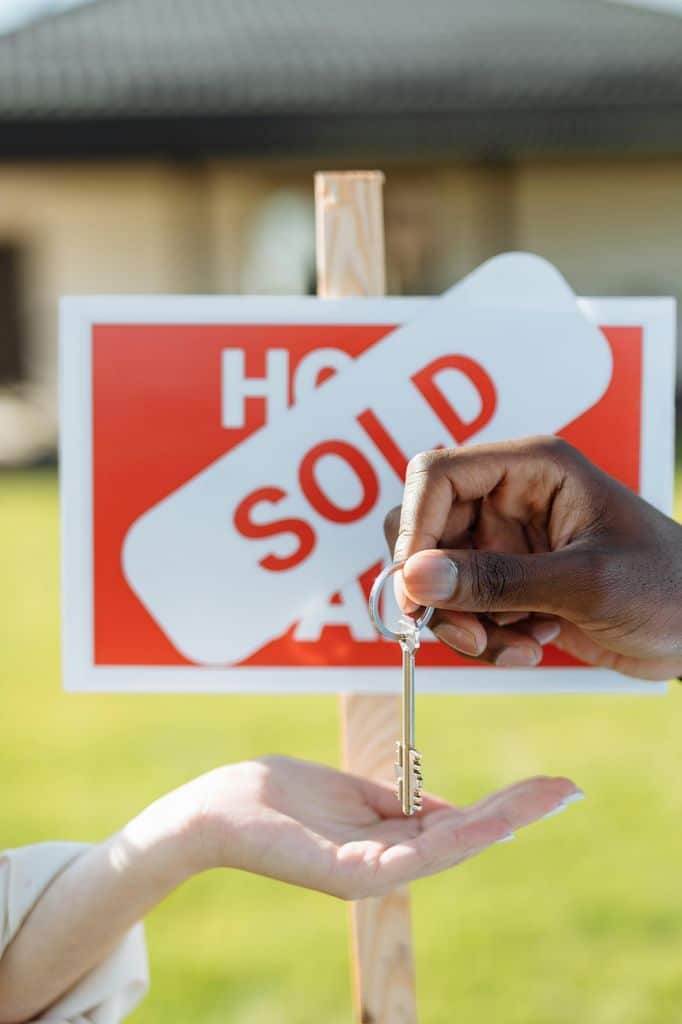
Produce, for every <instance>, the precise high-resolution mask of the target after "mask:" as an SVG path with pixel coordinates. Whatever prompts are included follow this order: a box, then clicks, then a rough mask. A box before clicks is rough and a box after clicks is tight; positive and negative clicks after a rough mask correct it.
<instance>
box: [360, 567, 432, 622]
mask: <svg viewBox="0 0 682 1024" xmlns="http://www.w3.org/2000/svg"><path fill="white" fill-rule="evenodd" d="M406 561H407V559H404V560H403V561H402V562H394V563H393V565H387V566H386V568H385V569H384V570H383V571H382V572H380V573H379V575H378V576H377V578H376V579H375V581H374V583H373V584H372V589H371V590H370V592H369V614H370V616H371V618H372V622H373V623H374V625H375V626H376V628H377V629H378V630H379V632H380V633H381V635H382V636H385V637H386V639H387V640H398V641H400V638H401V637H402V636H403V634H402V633H395V632H394V631H393V630H392V629H389V628H388V626H387V625H386V624H385V622H384V621H383V619H382V618H381V615H380V613H379V600H380V598H381V594H382V592H383V589H384V587H385V585H386V581H387V580H388V579H389V577H391V576H392V575H393V574H394V573H395V572H398V570H399V569H402V567H403V566H404V565H405V562H406ZM434 611H435V608H432V607H431V605H428V607H426V608H425V609H424V611H423V612H422V614H421V615H420V616H419V618H418V619H415V620H414V628H415V629H416V630H417V632H419V631H420V630H422V629H424V627H425V626H428V624H429V622H430V621H431V617H432V615H433V613H434Z"/></svg>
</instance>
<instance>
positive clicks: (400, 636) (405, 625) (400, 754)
mask: <svg viewBox="0 0 682 1024" xmlns="http://www.w3.org/2000/svg"><path fill="white" fill-rule="evenodd" d="M404 564H405V563H404V562H396V563H394V564H393V565H389V566H388V567H387V568H386V569H384V570H383V572H381V573H380V574H379V575H378V576H377V578H376V579H375V581H374V585H373V586H372V590H371V592H370V595H369V613H370V615H371V617H372V622H373V623H374V625H375V626H376V628H377V629H378V630H379V632H380V633H381V635H382V636H385V637H386V638H387V639H388V640H397V641H398V643H399V644H400V650H401V651H402V660H403V692H402V716H401V718H402V728H401V737H400V739H399V740H398V742H397V743H396V746H395V750H396V756H395V772H396V782H397V796H398V799H399V800H400V804H401V806H402V809H403V814H408V815H411V814H414V813H415V811H419V810H420V809H421V806H422V790H423V787H424V779H423V776H422V756H421V754H420V753H419V751H418V750H417V749H416V747H415V745H414V655H415V651H416V650H417V648H418V647H419V634H420V632H421V630H422V629H423V628H424V627H425V626H426V625H428V623H429V621H430V620H431V616H432V615H433V611H434V610H433V608H430V607H429V608H425V609H424V611H423V612H422V614H421V615H420V616H419V618H417V619H413V618H411V617H409V616H405V617H403V618H402V619H401V621H400V632H396V631H395V630H392V629H389V628H388V626H387V625H386V623H385V622H384V621H383V619H382V617H381V613H380V610H379V601H380V598H381V592H382V590H383V588H384V585H385V583H386V581H387V580H388V579H389V577H390V576H392V575H393V573H395V572H398V570H400V569H402V567H403V565H404Z"/></svg>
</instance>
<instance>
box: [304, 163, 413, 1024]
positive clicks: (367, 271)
mask: <svg viewBox="0 0 682 1024" xmlns="http://www.w3.org/2000/svg"><path fill="white" fill-rule="evenodd" d="M383 183H384V176H383V174H381V172H379V171H349V172H343V173H318V174H316V175H315V221H316V246H317V292H318V295H320V296H321V297H323V298H341V297H346V296H358V295H360V296H363V295H364V296H374V295H383V294H384V293H385V290H386V271H385V255H384V222H383V197H382V188H383ZM397 673H398V665H397V663H396V679H397V678H398V675H397ZM340 714H341V742H342V756H343V767H344V768H345V769H346V770H347V771H350V772H354V773H355V774H358V775H365V776H367V777H369V778H373V779H380V780H386V779H390V778H391V777H392V775H393V770H394V769H393V749H394V744H395V740H396V739H397V737H398V736H399V735H400V699H399V697H392V696H367V695H363V694H345V695H342V696H341V698H340ZM350 926H351V958H352V970H353V995H354V1009H355V1019H356V1021H357V1022H358V1024H360V1022H361V1024H414V1022H416V1020H417V1009H416V1001H415V985H414V958H413V954H412V939H411V921H410V899H409V891H408V890H407V889H406V888H403V889H397V890H396V891H395V892H392V893H390V894H389V895H388V896H384V897H383V898H382V899H371V900H362V901H360V902H358V903H355V904H353V906H352V908H351V922H350Z"/></svg>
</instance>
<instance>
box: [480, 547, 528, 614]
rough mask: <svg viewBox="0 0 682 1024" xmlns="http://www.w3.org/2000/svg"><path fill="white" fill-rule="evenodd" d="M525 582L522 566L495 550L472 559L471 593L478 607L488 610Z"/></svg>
mask: <svg viewBox="0 0 682 1024" xmlns="http://www.w3.org/2000/svg"><path fill="white" fill-rule="evenodd" d="M522 582H523V571H522V569H521V567H520V566H519V565H518V564H517V563H514V562H511V561H510V560H509V559H508V558H505V557H504V555H498V554H496V553H495V552H490V553H486V555H485V557H480V556H475V557H474V558H473V559H472V560H471V593H472V597H473V599H474V601H475V602H476V605H477V607H480V608H481V609H482V610H488V609H490V608H492V607H494V606H495V605H496V604H498V603H499V601H500V600H501V599H502V598H504V597H509V596H510V595H511V594H513V593H514V591H515V590H517V589H518V588H519V587H520V585H521V583H522Z"/></svg>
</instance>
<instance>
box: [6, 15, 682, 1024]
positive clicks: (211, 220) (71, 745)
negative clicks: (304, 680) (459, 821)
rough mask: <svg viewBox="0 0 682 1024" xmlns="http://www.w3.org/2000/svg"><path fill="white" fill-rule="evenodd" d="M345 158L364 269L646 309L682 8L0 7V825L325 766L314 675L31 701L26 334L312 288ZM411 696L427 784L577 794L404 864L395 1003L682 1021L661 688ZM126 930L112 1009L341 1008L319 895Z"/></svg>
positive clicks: (191, 888) (522, 1019) (678, 93)
mask: <svg viewBox="0 0 682 1024" xmlns="http://www.w3.org/2000/svg"><path fill="white" fill-rule="evenodd" d="M344 167H348V168H351V167H378V168H380V169H382V170H383V171H384V172H385V173H386V176H387V185H386V195H385V203H386V243H387V260H388V282H389V290H390V292H391V293H394V294H427V293H433V292H438V291H439V290H441V289H442V288H444V287H445V286H447V285H449V284H452V283H453V282H454V281H456V280H457V279H458V278H460V277H461V276H462V275H464V274H466V273H467V272H468V271H469V270H471V269H473V268H474V267H475V266H476V265H477V264H479V263H480V262H481V261H482V260H484V259H486V258H487V257H489V256H492V255H494V254H495V253H497V252H500V251H504V250H508V249H514V248H520V249H530V250H532V251H535V252H537V253H539V254H541V255H543V256H545V257H547V258H548V259H550V260H551V261H553V262H554V263H555V264H556V265H557V266H558V268H559V269H560V270H561V271H562V272H563V274H564V275H565V276H566V277H567V279H568V280H569V282H570V283H571V285H572V286H573V288H574V289H575V291H576V292H578V293H579V294H583V295H623V294H627V295H635V294H639V295H658V294H662V295H673V296H676V297H677V298H678V299H679V298H680V297H682V2H680V3H676V2H675V0H660V2H659V3H654V2H651V3H647V4H644V3H640V4H637V3H634V2H632V3H627V4H626V3H617V2H607V0H497V2H495V0H477V2H476V3H472V2H468V0H423V2H422V3H420V4H416V3H409V2H407V0H373V2H372V3H370V4H361V3H360V2H359V0H350V2H346V3H345V4H343V5H339V4H335V3H332V2H331V0H91V2H80V3H79V2H68V0H0V467H2V472H0V538H1V547H0V552H1V554H0V680H1V681H2V683H3V686H2V692H1V696H2V700H1V703H0V765H2V785H1V787H0V793H1V794H2V796H1V800H0V807H1V808H2V810H1V813H0V847H4V846H12V845H20V844H23V843H28V842H32V841H37V840H40V839H46V838H78V839H90V838H91V839H97V838H100V837H103V836H104V835H106V834H107V833H108V832H110V831H112V830H113V829H115V828H116V827H118V826H119V825H120V824H121V823H122V822H123V821H124V820H126V819H127V818H128V817H130V816H131V815H132V814H133V813H134V812H135V811H136V810H137V809H138V808H140V807H141V806H142V805H144V804H145V803H146V802H149V801H150V800H152V799H153V798H154V797H155V796H157V795H158V794H159V793H161V792H163V791H165V790H167V789H169V788H171V787H172V786H174V785H176V784H178V783H180V782H181V781H183V780H184V779H186V778H188V777H190V776H192V775H195V774H197V773H199V772H200V771H203V770H205V769H208V768H210V767H213V766H214V765H215V764H217V763H220V762H221V761H226V760H236V759H239V758H242V757H249V756H254V755H258V754H261V753H264V752H267V751H271V750H273V751H274V750H276V751H281V752H287V753H292V754H296V755H298V756H303V757H311V758H316V759H319V760H322V761H326V762H329V763H336V761H337V747H338V740H337V735H336V731H337V714H336V704H335V701H334V700H330V699H327V698H305V699H300V698H296V699H294V698H284V697H283V698H279V699H274V700H268V701H263V700H262V699H257V698H246V697H243V698H241V697H240V698H228V697H225V698H217V697H213V698H209V697H196V698H192V697H154V698H149V697H124V696H76V695H70V696H66V695H64V694H62V693H61V692H60V675H59V646H58V630H59V601H58V510H57V476H56V469H55V450H56V439H57V415H56V392H57V383H56V337H57V300H58V298H59V296H60V295H62V294H88V293H93V294H95V293H135V292H139V293H167V292H195V293H234V292H262V293H307V292H313V291H314V289H315V272H314V237H313V202H312V174H313V172H314V171H315V170H318V169H330V168H344ZM681 363H682V360H681ZM680 383H681V384H682V376H681V377H680ZM678 495H679V489H678ZM678 511H679V504H678ZM421 703H422V708H420V738H421V741H422V746H423V749H424V750H425V751H426V752H427V763H428V781H429V785H430V786H432V787H434V788H439V789H441V790H442V791H443V792H444V793H446V794H447V795H448V796H450V797H451V798H453V799H458V800H462V801H465V800H469V799H475V798H476V797H478V796H480V795H482V794H483V793H485V792H486V791H487V790H489V789H492V788H498V787H499V786H501V785H503V784H505V783H507V782H509V781H513V780H514V779H515V778H517V777H520V776H521V775H524V774H529V773H535V772H542V773H544V772H548V773H551V772H557V773H561V774H568V775H571V776H572V777H574V778H575V779H576V781H577V782H578V783H579V784H581V785H582V786H583V787H584V788H585V789H586V791H587V793H588V800H587V801H586V802H585V803H584V804H583V805H580V806H578V807H574V808H571V809H570V811H568V812H567V813H566V815H564V816H563V817H561V818H559V819H556V820H554V819H553V820H551V821H548V822H543V823H542V824H541V825H539V826H537V827H536V828H535V829H533V830H531V831H529V832H528V833H527V834H524V835H523V836H522V837H521V838H520V841H519V842H517V843H516V844H512V846H511V847H507V846H503V847H500V848H498V849H495V850H493V851H491V852H490V853H489V854H487V855H486V856H485V857H483V858H481V859H480V860H477V861H476V862H474V863H472V864H469V865H467V866H466V867H464V868H462V869H461V870H460V871H458V872H456V873H454V874H453V875H452V876H448V877H445V878H438V879H432V880H429V881H427V882H423V883H420V884H419V885H418V886H416V887H415V890H414V913H415V934H416V952H417V961H418V972H419V973H418V981H419V1001H420V1007H421V1014H422V1019H423V1020H424V1021H429V1022H434V1024H440V1022H442V1024H445V1022H449V1021H451V1020H452V1019H453V1018H456V1019H457V1020H458V1021H462V1022H472V1024H473V1022H478V1021H486V1022H496V1021H504V1022H505V1024H559V1022H564V1021H565V1022H569V1021H570V1022H571V1024H572V1022H574V1021H575V1020H576V1019H579V1020H581V1021H582V1022H585V1024H593V1022H594V1024H597V1022H599V1024H611V1022H613V1024H615V1022H616V1021H617V1022H618V1024H635V1022H636V1024H671V1022H673V1021H682V968H681V967H680V963H681V962H682V960H681V954H682V891H681V889H680V885H679V865H680V863H682V828H681V827H680V820H681V816H682V787H680V784H679V750H680V740H681V738H682V691H680V690H679V688H678V690H676V691H675V692H671V694H670V695H669V696H668V697H666V698H659V699H654V698H652V699H651V700H649V699H646V698H629V697H619V698H613V699H609V698H604V697H594V698H584V697H581V698H577V697H574V698H558V697H551V698H550V697H548V698H545V699H542V698H530V697H516V698H505V699H500V698H486V699H480V700H477V699H475V698H435V697H430V698H422V702H421ZM148 930H149V936H150V950H151V963H152V976H153V989H152V995H151V996H150V997H149V999H148V1000H147V1001H146V1003H144V1004H143V1006H142V1008H141V1009H140V1010H139V1011H138V1012H137V1014H136V1017H135V1019H136V1020H138V1021H139V1022H140V1024H156V1022H159V1024H160V1022H161V1021H168V1020H169V1019H178V1020H189V1019H191V1020H194V1021H201V1022H202V1024H203V1022H206V1024H213V1022H217V1021H219V1020H220V1021H225V1020H231V1019H235V1020H236V1019H239V1020H240V1022H241V1024H265V1022H268V1024H279V1022H282V1024H289V1022H296V1024H298V1022H301V1024H302V1022H304V1021H309V1020H311V1019H312V1018H313V1017H317V1018H319V1019H324V1020H326V1021H327V1022H329V1024H336V1022H341V1021H347V1020H349V1019H350V997H349V990H348V980H347V952H346V941H347V938H346V927H345V912H344V908H343V907H342V906H341V905H340V904H336V903H334V902H333V901H330V900H328V899H325V898H323V897H321V896H316V895H314V894H303V893H299V892H296V891H294V890H291V889H287V888H285V887H283V886H277V885H275V884H274V883H271V882H267V881H265V880H262V879H256V878H251V877H238V876H228V875H225V876H218V875H215V876H207V877H204V878H201V879H198V880H196V881H194V882H192V883H191V884H190V885H188V886H186V887H185V888H184V889H182V890H181V891H180V892H178V893H177V894H175V895H174V896H173V897H172V898H171V899H170V900H169V901H168V902H167V903H166V904H165V905H164V906H163V907H162V908H160V909H159V910H157V911H156V912H155V913H154V914H153V915H152V916H151V918H150V921H149V929H148Z"/></svg>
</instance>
